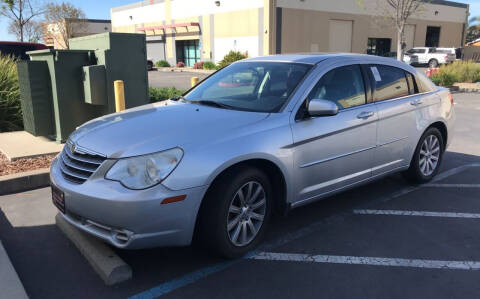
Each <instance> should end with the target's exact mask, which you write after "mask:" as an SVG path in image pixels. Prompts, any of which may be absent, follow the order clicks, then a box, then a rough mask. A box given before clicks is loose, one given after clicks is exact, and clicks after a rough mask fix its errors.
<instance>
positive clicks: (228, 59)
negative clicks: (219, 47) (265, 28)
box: [218, 50, 247, 68]
mask: <svg viewBox="0 0 480 299" xmlns="http://www.w3.org/2000/svg"><path fill="white" fill-rule="evenodd" d="M245 58H247V56H246V55H244V54H242V53H240V52H239V51H233V50H232V51H230V52H228V54H227V55H225V57H223V59H222V60H221V61H220V62H219V63H218V67H219V68H222V67H226V66H227V65H229V64H231V63H233V62H235V61H238V60H242V59H245Z"/></svg>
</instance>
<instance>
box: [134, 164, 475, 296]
mask: <svg viewBox="0 0 480 299" xmlns="http://www.w3.org/2000/svg"><path fill="white" fill-rule="evenodd" d="M470 167H480V163H472V164H466V165H462V166H458V167H455V168H452V169H449V170H447V171H444V172H442V173H439V174H438V175H437V176H436V177H435V178H434V179H433V180H432V182H437V181H440V180H443V179H445V178H447V177H450V176H452V175H455V174H458V173H460V172H462V171H464V170H466V169H468V168H470ZM422 186H423V185H419V186H413V187H412V186H408V187H404V188H402V189H401V190H400V191H398V192H395V193H393V194H389V195H386V196H384V197H381V198H379V199H378V201H379V202H387V201H389V200H392V199H395V198H397V197H400V196H402V195H405V194H407V193H410V192H412V191H415V190H418V189H420V188H421V187H422ZM344 216H345V215H343V214H342V213H339V214H335V215H333V216H330V217H327V218H326V219H323V220H319V221H316V222H314V223H311V224H310V225H307V226H305V227H303V228H301V229H299V230H296V231H293V232H291V233H288V234H287V235H285V236H283V237H281V238H279V239H276V240H275V241H271V242H270V243H268V244H267V245H264V246H262V248H263V250H269V248H275V247H278V246H281V245H284V244H287V243H289V242H292V241H295V240H298V239H300V238H302V237H304V236H307V235H310V234H312V233H314V232H315V231H317V230H318V229H319V228H321V227H322V226H323V225H325V224H326V223H334V222H336V221H341V219H342V218H343V217H344ZM249 255H255V253H254V252H251V253H249V254H247V256H246V257H244V258H243V259H239V260H235V261H230V262H224V263H218V264H216V265H213V266H211V267H204V268H201V269H197V270H195V271H192V272H190V273H187V274H185V275H184V276H181V277H178V278H175V279H172V280H170V281H167V282H164V283H161V284H159V285H157V286H155V287H153V288H151V289H148V290H146V291H143V292H141V293H139V294H136V295H134V296H132V297H130V299H133V298H142V299H144V298H145V299H151V298H156V297H160V296H162V295H165V294H168V293H170V292H172V291H174V290H176V289H179V288H182V287H184V286H187V285H189V284H192V283H195V282H197V281H198V280H200V279H203V278H205V277H208V276H210V275H212V274H214V273H218V272H220V271H222V270H224V269H227V268H229V267H231V266H233V265H235V264H237V263H239V262H240V261H242V260H244V259H245V258H248V256H249ZM257 256H260V255H257ZM382 260H384V259H382ZM455 263H456V262H455Z"/></svg>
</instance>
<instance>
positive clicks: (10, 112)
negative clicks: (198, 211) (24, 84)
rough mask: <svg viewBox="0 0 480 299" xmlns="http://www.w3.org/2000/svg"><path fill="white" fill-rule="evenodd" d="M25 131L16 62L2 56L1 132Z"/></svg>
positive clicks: (0, 75)
mask: <svg viewBox="0 0 480 299" xmlns="http://www.w3.org/2000/svg"><path fill="white" fill-rule="evenodd" d="M19 130H23V118H22V106H21V103H20V88H19V86H18V73H17V65H16V60H15V59H13V58H11V57H10V56H3V55H0V132H9V131H19Z"/></svg>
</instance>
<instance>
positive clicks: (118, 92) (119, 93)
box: [113, 80, 125, 112]
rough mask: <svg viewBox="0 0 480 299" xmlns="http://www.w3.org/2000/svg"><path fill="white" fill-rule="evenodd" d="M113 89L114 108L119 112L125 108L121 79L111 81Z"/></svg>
mask: <svg viewBox="0 0 480 299" xmlns="http://www.w3.org/2000/svg"><path fill="white" fill-rule="evenodd" d="M113 89H114V90H115V110H116V111H117V112H120V111H122V110H125V89H124V86H123V81H122V80H115V81H114V82H113Z"/></svg>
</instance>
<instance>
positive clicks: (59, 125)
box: [17, 32, 149, 142]
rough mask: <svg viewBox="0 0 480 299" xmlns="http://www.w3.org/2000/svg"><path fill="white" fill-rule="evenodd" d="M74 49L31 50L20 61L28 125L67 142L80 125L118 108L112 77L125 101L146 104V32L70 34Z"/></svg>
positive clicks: (33, 131)
mask: <svg viewBox="0 0 480 299" xmlns="http://www.w3.org/2000/svg"><path fill="white" fill-rule="evenodd" d="M69 44H70V49H69V50H53V49H49V50H39V51H32V52H28V53H27V54H28V55H30V59H31V60H30V61H22V62H19V63H18V64H17V68H18V74H19V84H20V94H21V102H22V112H23V120H24V127H25V130H26V131H27V132H29V133H31V134H33V135H35V136H48V137H50V138H52V139H55V140H56V141H57V142H65V141H66V139H67V138H68V136H69V135H70V133H72V132H73V131H74V130H75V128H76V127H78V126H79V125H81V124H83V123H85V122H87V121H89V120H91V119H93V118H96V117H99V116H102V115H105V114H110V113H113V112H115V98H114V89H113V82H114V81H115V80H123V81H124V85H125V107H126V108H127V109H128V108H132V107H136V106H140V105H144V104H147V103H148V102H149V101H148V76H147V65H146V62H147V58H146V44H145V35H144V34H131V33H112V32H108V33H102V34H96V35H90V36H85V37H79V38H73V39H70V42H69Z"/></svg>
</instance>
